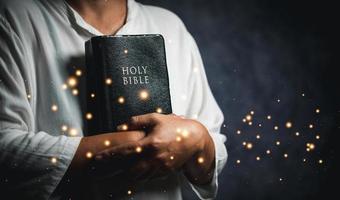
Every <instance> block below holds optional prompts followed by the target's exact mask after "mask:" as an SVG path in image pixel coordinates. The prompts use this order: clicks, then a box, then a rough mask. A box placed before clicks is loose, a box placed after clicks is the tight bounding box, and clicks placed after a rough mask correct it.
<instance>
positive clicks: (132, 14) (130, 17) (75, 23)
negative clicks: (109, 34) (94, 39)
mask: <svg viewBox="0 0 340 200" xmlns="http://www.w3.org/2000/svg"><path fill="white" fill-rule="evenodd" d="M64 2H65V5H66V10H67V15H68V18H69V20H70V23H71V26H72V27H73V28H74V29H75V30H76V31H81V32H85V33H88V34H91V35H93V36H101V35H104V34H103V33H101V32H100V31H98V30H97V29H96V28H95V27H93V26H92V25H90V24H89V23H87V22H86V21H85V20H84V18H83V17H82V16H81V15H80V14H79V13H78V12H77V11H76V10H74V9H73V8H72V7H71V6H70V5H69V4H68V3H66V1H64ZM138 8H139V7H138V5H137V3H136V2H135V0H127V16H126V22H125V24H124V25H123V26H122V27H121V28H120V29H119V30H118V31H117V33H116V35H122V34H126V33H128V32H129V29H130V27H131V26H132V23H133V21H134V20H135V18H136V16H137V13H138Z"/></svg>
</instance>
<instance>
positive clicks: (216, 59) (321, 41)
mask: <svg viewBox="0 0 340 200" xmlns="http://www.w3.org/2000/svg"><path fill="white" fill-rule="evenodd" d="M139 2H142V3H144V4H151V5H156V6H160V7H164V8H167V9H169V10H171V11H173V12H174V13H176V14H177V15H178V16H179V17H180V18H181V19H182V20H183V21H184V23H185V24H186V26H187V28H188V30H189V31H190V32H191V34H192V35H193V36H194V38H195V39H196V42H197V44H198V46H199V48H200V51H201V54H202V57H203V61H204V64H205V68H206V73H207V76H208V79H209V83H210V86H211V89H212V91H213V93H214V95H215V98H216V100H217V101H218V103H219V105H220V107H221V109H222V110H223V112H224V115H225V123H224V125H223V127H222V132H223V134H225V135H226V136H227V138H228V141H227V143H226V146H227V149H228V153H229V158H228V162H227V165H226V167H225V169H224V171H223V172H222V174H221V175H220V177H219V193H218V197H217V199H221V200H222V199H320V198H322V199H330V196H331V195H335V194H336V193H335V189H336V188H337V180H338V176H337V175H338V174H337V173H336V168H337V167H338V165H337V163H336V159H337V157H338V155H337V151H336V150H337V144H338V139H337V138H338V135H339V134H340V133H339V130H340V125H339V122H340V107H339V102H340V101H339V100H340V94H339V90H340V89H339V88H340V80H339V72H338V71H339V70H338V68H339V65H338V63H339V62H338V57H339V49H338V44H339V39H338V37H339V31H338V30H337V29H338V26H339V19H340V17H339V6H337V5H336V3H335V2H334V3H331V1H329V2H327V1H322V2H321V1H318V2H312V1H269V0H267V1H265V0H248V1H246V0H238V1H236V0H195V1H183V0H161V1H155V0H153V1H152V0H139ZM184 196H185V199H197V197H195V195H194V194H192V193H191V192H190V190H186V191H185V195H184ZM331 199H336V197H333V198H331Z"/></svg>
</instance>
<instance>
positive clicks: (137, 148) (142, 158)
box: [95, 113, 210, 180]
mask: <svg viewBox="0 0 340 200" xmlns="http://www.w3.org/2000/svg"><path fill="white" fill-rule="evenodd" d="M127 125H128V129H129V130H141V129H143V130H145V131H146V135H147V136H146V137H144V138H143V139H141V140H139V141H134V142H129V143H126V144H122V145H118V146H115V147H112V148H108V149H105V150H104V151H102V152H99V153H98V154H97V155H96V157H95V158H96V160H97V161H99V162H100V161H103V160H110V159H114V157H117V156H118V157H120V156H123V157H125V156H132V155H134V156H137V157H136V158H137V163H136V164H135V165H133V167H130V168H129V170H128V172H127V173H128V174H129V177H133V178H134V179H137V180H147V179H149V178H155V177H159V176H164V175H167V174H168V173H170V172H172V171H175V170H178V169H180V168H181V167H182V166H183V165H184V164H185V163H186V162H187V161H188V160H192V157H193V156H194V155H195V154H196V153H197V152H200V151H203V150H204V148H205V144H206V141H207V140H208V139H209V138H210V136H209V134H208V131H207V129H206V128H205V127H204V126H203V125H202V124H201V123H199V122H198V121H195V120H190V119H184V118H183V117H179V116H177V115H175V114H169V115H163V114H158V113H151V114H145V115H139V116H134V117H132V118H131V120H130V122H129V123H128V124H127ZM125 126H126V125H125Z"/></svg>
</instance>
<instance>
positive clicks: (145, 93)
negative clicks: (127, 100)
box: [139, 90, 149, 100]
mask: <svg viewBox="0 0 340 200" xmlns="http://www.w3.org/2000/svg"><path fill="white" fill-rule="evenodd" d="M139 97H140V98H141V99H142V100H146V99H148V98H149V93H148V91H146V90H142V91H140V92H139Z"/></svg>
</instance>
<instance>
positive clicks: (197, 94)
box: [186, 34, 227, 199]
mask: <svg viewBox="0 0 340 200" xmlns="http://www.w3.org/2000/svg"><path fill="white" fill-rule="evenodd" d="M189 43H190V45H191V66H190V67H191V72H192V74H191V75H190V80H189V84H190V87H191V88H190V89H189V91H190V93H191V94H190V96H189V97H190V99H189V102H190V108H189V109H188V111H189V113H187V114H188V116H189V117H191V118H194V119H196V120H198V121H200V122H201V123H202V124H203V125H205V127H206V128H207V129H208V131H209V134H210V136H211V138H212V140H213V142H214V146H215V169H214V171H213V173H214V174H213V178H212V180H211V182H210V183H208V184H206V185H195V184H192V183H191V182H190V181H188V180H187V179H186V181H187V182H188V183H189V185H190V186H191V188H192V189H193V191H194V192H195V193H196V194H197V195H198V197H199V198H200V199H213V198H215V197H216V195H217V188H218V174H220V172H221V171H222V169H223V167H224V165H225V164H226V161H227V150H226V147H225V145H224V143H225V141H226V137H225V135H223V134H221V133H220V130H221V125H222V123H223V121H224V116H223V113H222V111H221V109H220V108H219V106H218V104H217V102H216V100H215V98H214V96H213V94H212V92H211V89H210V87H209V84H208V80H207V77H206V73H205V70H204V66H203V62H202V58H201V55H200V52H199V49H198V47H197V45H196V42H195V40H194V39H193V37H192V36H191V35H190V34H189Z"/></svg>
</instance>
